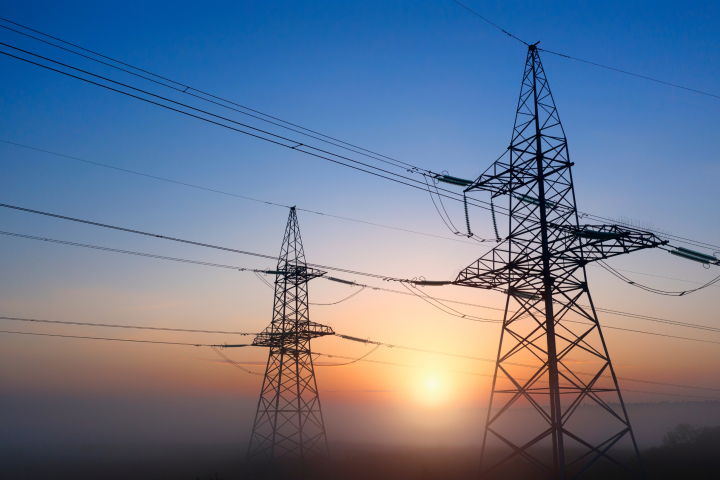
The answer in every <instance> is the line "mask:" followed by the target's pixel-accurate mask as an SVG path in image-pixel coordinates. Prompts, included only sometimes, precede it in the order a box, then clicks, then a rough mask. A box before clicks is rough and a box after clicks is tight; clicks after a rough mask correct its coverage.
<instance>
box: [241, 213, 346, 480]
mask: <svg viewBox="0 0 720 480" xmlns="http://www.w3.org/2000/svg"><path fill="white" fill-rule="evenodd" d="M269 273H274V274H275V275H276V277H275V302H274V308H273V318H272V323H270V325H269V326H268V327H267V328H266V329H265V330H264V331H263V332H262V333H260V334H259V335H257V337H255V339H254V340H253V345H257V346H265V347H270V355H269V357H268V362H267V368H266V370H265V378H264V379H263V386H262V391H261V392H260V400H259V402H258V407H257V413H256V414H255V422H254V424H253V430H252V435H251V436H250V445H249V446H248V454H247V461H246V467H245V472H246V475H245V476H246V478H248V479H255V480H266V479H268V480H270V479H273V480H275V479H301V480H306V479H308V480H309V479H324V478H331V472H330V468H329V462H330V453H329V449H328V443H327V436H326V435H325V424H324V422H323V416H322V409H321V407H320V396H319V395H318V389H317V382H316V380H315V371H314V368H313V360H312V352H311V350H310V339H312V338H315V337H321V336H325V335H334V332H333V330H332V329H331V328H330V327H326V326H324V325H320V324H317V323H314V322H311V321H310V313H309V309H308V282H309V281H310V280H312V279H313V278H317V277H320V276H322V275H325V273H326V272H323V271H321V270H317V269H313V268H308V267H307V265H306V263H305V253H304V251H303V245H302V239H301V238H300V228H299V226H298V220H297V214H296V212H295V207H292V208H291V209H290V216H289V218H288V222H287V227H286V228H285V238H284V239H283V244H282V248H281V250H280V256H279V258H278V264H277V270H276V271H273V272H269Z"/></svg>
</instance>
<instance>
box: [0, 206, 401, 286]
mask: <svg viewBox="0 0 720 480" xmlns="http://www.w3.org/2000/svg"><path fill="white" fill-rule="evenodd" d="M0 207H4V208H10V209H13V210H18V211H23V212H27V213H35V214H38V215H44V216H47V217H52V218H58V219H60V220H69V221H71V222H78V223H84V224H86V225H93V226H96V227H103V228H109V229H112V230H119V231H121V232H127V233H135V234H137V235H144V236H147V237H154V238H160V239H163V240H170V241H173V242H179V243H186V244H188V245H195V246H198V247H205V248H212V249H215V250H222V251H225V252H231V253H239V254H241V255H250V256H252V257H259V258H265V259H269V260H277V257H274V256H272V255H264V254H262V253H253V252H248V251H245V250H237V249H235V248H228V247H220V246H217V245H211V244H208V243H201V242H194V241H192V240H183V239H181V238H175V237H167V236H164V235H158V234H156V233H148V232H142V231H140V230H133V229H130V228H124V227H117V226H113V225H107V224H104V223H98V222H91V221H89V220H81V219H79V218H73V217H66V216H64V215H56V214H54V213H48V212H41V211H39V210H32V209H29V208H23V207H16V206H13V205H7V204H4V203H0ZM58 243H59V242H58ZM190 263H193V262H190ZM307 265H308V266H311V267H315V268H320V269H323V270H325V269H326V270H334V271H336V272H344V273H350V274H353V275H363V276H366V277H372V278H380V279H382V280H386V281H394V282H408V283H412V280H407V279H399V278H393V277H387V276H383V275H377V274H374V273H363V272H357V271H354V270H346V269H341V268H335V267H327V266H324V265H319V264H317V263H308V264H307Z"/></svg>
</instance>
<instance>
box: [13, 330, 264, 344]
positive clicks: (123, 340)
mask: <svg viewBox="0 0 720 480" xmlns="http://www.w3.org/2000/svg"><path fill="white" fill-rule="evenodd" d="M0 333H8V334H14V335H30V336H38V337H58V338H79V339H84V340H106V341H109V342H129V343H153V344H158V345H183V346H188V347H212V346H213V345H212V344H209V343H187V342H161V341H156V340H137V339H132V338H107V337H86V336H82V335H59V334H54V333H37V332H14V331H9V330H0ZM217 346H218V347H221V346H222V345H217ZM233 346H235V347H251V346H252V345H250V344H248V345H233Z"/></svg>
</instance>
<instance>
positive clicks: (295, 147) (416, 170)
mask: <svg viewBox="0 0 720 480" xmlns="http://www.w3.org/2000/svg"><path fill="white" fill-rule="evenodd" d="M456 3H457V2H456ZM473 13H475V12H473ZM6 28H7V27H6ZM0 44H1V45H5V46H7V47H9V48H13V49H15V50H18V51H21V52H24V53H26V54H28V55H32V56H35V57H38V58H42V59H44V60H46V61H49V62H53V63H56V64H58V65H62V66H64V67H66V68H71V69H73V70H76V71H79V72H82V73H85V74H87V75H91V76H94V77H96V78H100V79H103V80H105V81H108V82H111V83H114V84H117V85H122V86H124V87H126V88H130V89H132V90H135V91H138V92H142V93H144V94H146V95H150V96H153V97H155V98H158V99H162V100H164V101H167V102H170V103H173V104H176V105H179V106H183V107H185V108H188V109H191V110H194V111H197V112H200V113H203V114H206V115H210V116H212V117H215V118H218V119H221V120H224V121H228V122H231V123H234V124H237V125H240V126H242V127H244V128H249V129H252V130H255V131H257V132H259V133H261V134H263V135H269V136H271V137H274V138H275V139H277V140H280V141H277V140H273V139H271V138H265V137H263V136H262V135H258V134H253V133H250V132H247V131H244V130H241V129H239V128H235V127H232V126H229V125H225V124H223V123H220V122H218V121H214V120H211V119H208V118H204V117H201V116H198V115H195V114H192V113H189V112H186V111H183V110H179V109H177V108H173V107H170V106H168V105H164V104H161V103H158V102H155V101H152V100H149V99H146V98H143V97H139V96H137V95H133V94H130V93H128V92H124V91H122V90H117V89H115V88H112V87H109V86H107V85H103V84H100V83H97V82H93V81H91V80H88V79H85V78H82V77H78V76H76V75H72V74H70V73H67V72H63V71H61V70H57V69H55V68H52V67H48V66H46V65H42V64H40V63H36V62H33V61H31V60H27V59H25V58H22V57H18V56H15V55H12V54H9V53H7V52H2V51H0V53H2V54H4V55H6V56H9V57H12V58H15V59H18V60H21V61H24V62H27V63H30V64H33V65H36V66H39V67H42V68H45V69H48V70H51V71H54V72H57V73H61V74H63V75H67V76H70V77H72V78H75V79H78V80H82V81H84V82H87V83H90V84H93V85H96V86H99V87H102V88H106V89H109V90H111V91H114V92H116V93H121V94H123V95H127V96H130V97H132V98H136V99H138V100H142V101H145V102H148V103H151V104H153V105H156V106H160V107H163V108H166V109H169V110H172V111H175V112H177V113H182V114H184V115H188V116H191V117H193V118H197V119H199V120H203V121H206V122H209V123H212V124H215V125H218V126H222V127H225V128H228V129H230V130H233V131H236V132H239V133H244V134H246V135H250V136H252V137H255V138H258V139H261V140H265V141H268V142H270V143H273V144H276V145H279V146H283V147H286V148H289V149H292V150H296V151H299V152H302V153H305V154H308V155H311V156H314V157H317V158H322V159H324V160H328V161H331V162H333V163H337V164H339V165H343V166H346V167H350V168H353V169H355V170H360V171H363V172H365V173H369V174H371V175H375V176H379V177H381V178H385V179H388V180H392V181H394V182H397V183H400V184H403V185H406V186H410V187H413V188H416V189H421V190H424V188H422V187H421V186H420V185H422V184H421V182H420V181H418V180H415V179H412V178H410V177H406V176H404V175H400V174H397V173H394V172H390V171H387V170H384V169H381V168H378V167H374V166H372V165H368V164H365V163H363V162H359V161H357V160H353V159H351V158H348V157H345V156H342V155H338V154H335V153H332V152H328V151H326V150H322V149H318V148H316V147H312V146H310V145H306V144H304V143H302V142H298V141H297V140H292V139H289V138H286V137H282V136H279V135H275V134H273V133H270V132H267V131H264V130H261V129H258V128H255V127H252V126H249V125H246V124H243V123H240V122H236V121H234V120H231V119H228V118H226V117H222V116H220V115H216V114H213V113H210V112H207V111H205V110H201V109H198V108H194V107H191V106H189V105H186V104H183V103H181V102H176V101H174V100H171V99H168V98H165V97H162V96H160V95H156V94H153V93H150V92H147V91H145V90H142V89H139V88H135V87H132V86H130V85H126V84H123V83H121V82H117V81H114V80H111V79H109V78H106V77H103V76H100V75H96V74H93V73H91V72H87V71H85V70H82V69H79V68H76V67H72V66H70V65H67V64H64V63H62V62H58V61H55V60H52V59H49V58H47V57H43V56H41V55H37V54H34V53H32V52H28V51H26V50H23V49H20V48H17V47H14V46H12V45H8V44H5V43H0ZM78 48H80V47H78ZM120 63H121V62H120ZM175 83H176V82H175ZM282 142H288V143H294V144H295V145H286V144H284V143H282ZM302 148H308V149H312V150H315V151H316V152H320V153H314V152H308V151H305V150H302ZM326 155H330V156H333V157H336V158H339V159H342V160H346V161H350V162H353V163H356V164H359V165H363V166H365V167H367V168H371V169H374V170H378V171H380V172H383V173H386V174H388V175H393V176H395V177H398V178H401V179H403V180H407V181H409V182H413V183H417V184H419V185H415V184H413V183H407V182H406V181H402V180H398V179H397V178H391V177H387V176H386V175H383V174H379V173H376V172H372V171H368V170H365V169H363V168H360V167H356V166H353V165H348V164H346V163H344V162H342V161H339V160H336V159H333V158H329V157H327V156H326ZM386 158H390V157H386ZM407 165H410V164H407ZM420 170H421V169H419V168H418V167H412V169H410V170H407V171H408V172H411V173H420V174H422V175H424V176H427V174H425V173H422V172H420ZM426 172H430V171H426ZM430 173H432V172H430ZM434 175H435V174H432V175H431V176H434ZM442 190H443V192H445V193H443V194H439V195H441V196H444V197H446V198H449V199H451V200H454V201H457V202H461V201H464V200H465V199H460V198H459V194H458V193H456V192H453V191H451V190H447V189H442ZM448 194H450V195H455V197H453V196H450V195H448ZM471 200H474V201H475V202H480V203H482V204H487V205H489V202H485V201H482V200H478V199H471ZM469 204H470V205H472V206H475V207H479V208H483V209H485V210H490V207H489V206H486V205H479V204H477V203H472V202H470V203H469ZM503 210H505V209H503ZM500 213H502V214H504V215H508V213H506V212H500ZM578 213H581V212H578ZM581 215H582V216H591V217H595V218H601V219H602V218H603V217H599V216H595V215H589V214H585V213H581ZM667 236H668V237H671V238H674V239H676V240H680V241H683V242H686V243H688V244H691V245H695V246H702V248H718V249H720V247H718V246H715V245H711V244H707V243H704V242H698V241H694V240H690V239H686V238H683V237H678V236H674V235H667Z"/></svg>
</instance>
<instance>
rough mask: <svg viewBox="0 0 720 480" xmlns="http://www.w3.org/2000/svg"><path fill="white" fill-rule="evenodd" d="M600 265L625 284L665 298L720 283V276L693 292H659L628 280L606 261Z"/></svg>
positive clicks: (686, 292) (687, 291)
mask: <svg viewBox="0 0 720 480" xmlns="http://www.w3.org/2000/svg"><path fill="white" fill-rule="evenodd" d="M598 264H599V265H600V266H601V267H602V268H604V269H605V270H606V271H608V272H610V273H611V274H612V275H614V276H615V277H617V278H619V279H620V280H622V281H623V282H625V283H627V284H629V285H632V286H633V287H637V288H640V289H642V290H645V291H647V292H650V293H654V294H656V295H665V296H669V297H682V296H684V295H689V294H691V293H694V292H697V291H699V290H702V289H704V288H707V287H709V286H712V285H714V284H716V283H717V282H719V281H720V275H718V276H717V277H715V278H713V279H712V280H710V281H709V282H707V283H705V284H704V285H701V286H699V287H696V288H693V289H691V290H684V291H676V292H670V291H667V290H659V289H657V288H653V287H648V286H646V285H642V284H640V283H637V282H634V281H632V280H630V279H629V278H627V277H626V276H625V275H623V274H622V273H620V272H618V271H617V270H615V269H614V268H612V267H611V266H610V265H608V264H607V263H606V262H604V261H602V260H599V261H598Z"/></svg>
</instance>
